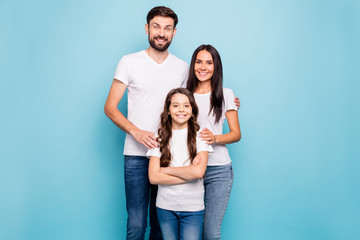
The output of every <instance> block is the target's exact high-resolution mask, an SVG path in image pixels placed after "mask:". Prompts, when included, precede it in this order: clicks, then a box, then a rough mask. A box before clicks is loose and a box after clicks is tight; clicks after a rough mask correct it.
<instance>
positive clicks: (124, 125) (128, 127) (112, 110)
mask: <svg viewBox="0 0 360 240" xmlns="http://www.w3.org/2000/svg"><path fill="white" fill-rule="evenodd" d="M104 111H105V114H106V116H107V117H108V118H110V120H111V121H112V122H113V123H115V125H116V126H118V127H119V128H120V129H121V130H123V131H124V132H126V133H129V134H132V132H134V131H136V130H137V129H138V128H137V127H136V126H135V125H134V124H133V123H132V122H130V121H129V120H128V119H127V118H126V117H125V116H124V114H122V113H121V112H120V111H119V110H118V108H117V107H115V106H107V105H106V104H105V108H104Z"/></svg>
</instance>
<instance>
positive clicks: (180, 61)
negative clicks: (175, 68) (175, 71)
mask: <svg viewBox="0 0 360 240" xmlns="http://www.w3.org/2000/svg"><path fill="white" fill-rule="evenodd" d="M169 57H170V59H171V61H173V62H175V63H176V64H179V65H181V66H183V67H186V68H187V67H188V64H187V62H185V61H184V60H182V59H180V58H178V57H177V56H175V55H174V54H171V53H169Z"/></svg>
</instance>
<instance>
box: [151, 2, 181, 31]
mask: <svg viewBox="0 0 360 240" xmlns="http://www.w3.org/2000/svg"><path fill="white" fill-rule="evenodd" d="M156 16H162V17H171V18H172V19H173V20H174V28H175V27H176V24H177V23H178V17H177V15H176V13H175V12H174V11H173V10H171V9H170V8H168V7H165V6H158V7H154V8H153V9H151V10H150V11H149V13H148V14H147V16H146V21H147V23H148V24H149V23H150V20H151V19H153V18H154V17H156Z"/></svg>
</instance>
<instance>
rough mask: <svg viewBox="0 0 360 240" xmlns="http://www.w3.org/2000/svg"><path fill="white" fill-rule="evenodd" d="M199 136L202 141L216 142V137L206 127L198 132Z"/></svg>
mask: <svg viewBox="0 0 360 240" xmlns="http://www.w3.org/2000/svg"><path fill="white" fill-rule="evenodd" d="M199 136H200V138H201V140H203V141H206V143H207V144H213V143H216V137H215V135H214V134H213V133H212V132H211V131H210V130H209V129H207V128H204V129H203V130H201V132H200V135H199Z"/></svg>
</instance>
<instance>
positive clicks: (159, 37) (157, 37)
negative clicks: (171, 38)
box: [154, 35, 168, 40]
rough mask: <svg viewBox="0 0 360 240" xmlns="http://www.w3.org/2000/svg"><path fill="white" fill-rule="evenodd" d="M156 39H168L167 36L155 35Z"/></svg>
mask: <svg viewBox="0 0 360 240" xmlns="http://www.w3.org/2000/svg"><path fill="white" fill-rule="evenodd" d="M154 39H161V40H168V39H167V37H165V36H159V35H158V36H155V37H154Z"/></svg>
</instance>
